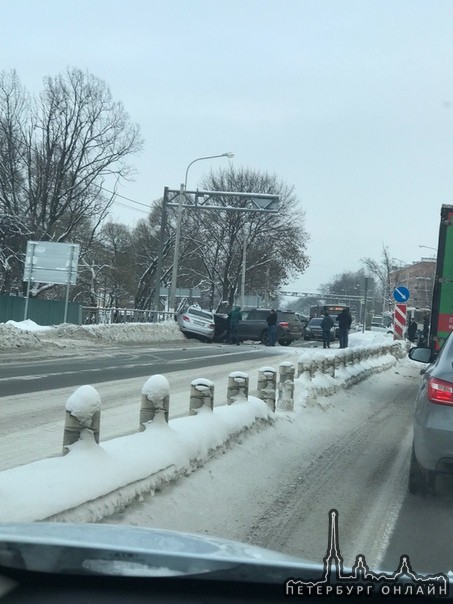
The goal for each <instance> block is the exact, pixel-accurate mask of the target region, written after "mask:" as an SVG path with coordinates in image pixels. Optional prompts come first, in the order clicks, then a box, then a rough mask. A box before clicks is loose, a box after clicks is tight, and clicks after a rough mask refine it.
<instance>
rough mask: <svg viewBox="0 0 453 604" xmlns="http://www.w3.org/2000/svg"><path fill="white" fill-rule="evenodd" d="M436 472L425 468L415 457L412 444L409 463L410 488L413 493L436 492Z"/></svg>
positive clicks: (425, 493)
mask: <svg viewBox="0 0 453 604" xmlns="http://www.w3.org/2000/svg"><path fill="white" fill-rule="evenodd" d="M435 477H436V475H435V472H433V471H432V470H426V469H425V468H423V467H422V466H421V465H420V464H419V462H418V460H417V458H416V457H415V450H414V446H413V445H412V453H411V461H410V465H409V481H408V490H409V493H412V494H413V495H428V494H430V493H431V494H433V495H434V494H435Z"/></svg>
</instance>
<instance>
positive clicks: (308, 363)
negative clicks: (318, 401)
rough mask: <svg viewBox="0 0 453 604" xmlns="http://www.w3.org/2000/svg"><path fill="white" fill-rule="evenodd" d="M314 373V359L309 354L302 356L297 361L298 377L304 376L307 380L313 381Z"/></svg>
mask: <svg viewBox="0 0 453 604" xmlns="http://www.w3.org/2000/svg"><path fill="white" fill-rule="evenodd" d="M313 373H314V365H313V359H312V358H311V356H310V355H308V354H302V355H301V356H300V357H299V360H298V361H297V377H300V376H301V375H303V376H304V377H305V378H306V379H311V378H312V377H313Z"/></svg>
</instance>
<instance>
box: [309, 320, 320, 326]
mask: <svg viewBox="0 0 453 604" xmlns="http://www.w3.org/2000/svg"><path fill="white" fill-rule="evenodd" d="M321 321H322V319H310V323H309V325H310V326H311V325H321Z"/></svg>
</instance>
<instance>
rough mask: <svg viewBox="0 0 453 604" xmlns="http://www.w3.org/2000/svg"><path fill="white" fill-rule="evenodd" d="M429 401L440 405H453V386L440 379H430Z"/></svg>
mask: <svg viewBox="0 0 453 604" xmlns="http://www.w3.org/2000/svg"><path fill="white" fill-rule="evenodd" d="M428 400H429V401H431V402H432V403H437V404H438V405H453V384H452V383H451V382H446V381H445V380H439V379H438V378H434V377H431V378H429V379H428Z"/></svg>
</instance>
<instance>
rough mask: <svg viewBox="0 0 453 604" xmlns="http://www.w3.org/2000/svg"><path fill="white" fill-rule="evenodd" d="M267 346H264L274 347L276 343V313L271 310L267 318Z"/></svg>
mask: <svg viewBox="0 0 453 604" xmlns="http://www.w3.org/2000/svg"><path fill="white" fill-rule="evenodd" d="M266 321H267V344H266V346H275V343H276V341H277V311H276V310H275V308H273V309H272V310H271V312H270V313H269V315H268V316H267V319H266Z"/></svg>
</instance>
